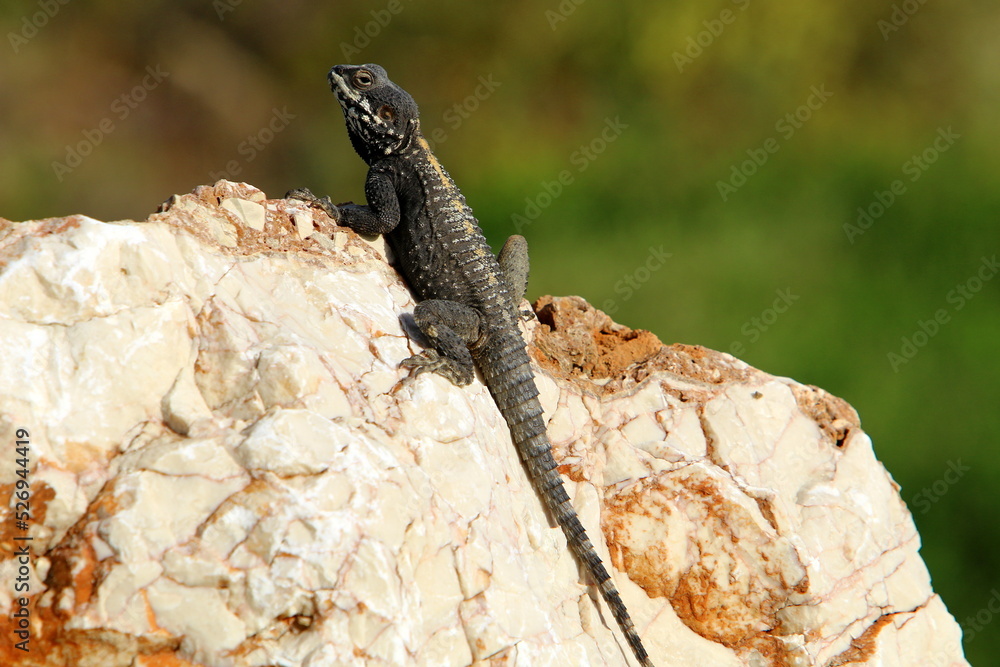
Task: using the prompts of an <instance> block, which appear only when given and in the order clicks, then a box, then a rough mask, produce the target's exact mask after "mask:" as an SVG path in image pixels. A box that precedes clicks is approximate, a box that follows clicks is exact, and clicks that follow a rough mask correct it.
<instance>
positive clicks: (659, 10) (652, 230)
mask: <svg viewBox="0 0 1000 667" xmlns="http://www.w3.org/2000/svg"><path fill="white" fill-rule="evenodd" d="M0 26H2V28H3V30H2V33H3V35H4V42H5V43H4V44H3V45H0V148H2V151H0V215H2V216H3V217H6V218H9V219H13V220H19V219H29V218H38V217H50V216H59V215H66V214H70V213H86V214H89V215H91V216H94V217H97V218H99V219H105V220H112V219H119V218H137V219H143V218H145V217H146V216H147V215H148V214H150V213H152V212H153V210H154V209H155V207H156V205H157V204H158V203H159V202H161V201H162V200H164V199H166V198H167V197H168V196H169V195H171V194H173V193H183V192H187V191H190V190H191V189H192V188H193V187H195V186H197V185H200V184H207V183H211V182H213V181H214V180H215V179H216V178H218V177H221V176H223V175H225V176H228V177H229V178H231V179H232V180H243V181H247V182H249V183H252V184H254V185H256V186H258V187H260V188H262V189H264V191H265V192H266V193H267V194H268V195H269V196H271V197H279V196H281V195H282V194H283V193H284V192H285V191H286V190H287V189H289V188H291V187H299V186H308V187H311V188H312V189H313V190H314V191H316V192H318V193H329V194H330V195H332V197H333V198H334V200H335V201H345V200H351V199H353V200H356V201H362V200H363V199H364V196H363V189H362V184H363V181H364V174H365V167H364V165H363V164H362V163H361V161H360V160H359V159H358V158H357V157H356V156H355V155H354V153H353V151H352V150H351V148H350V145H349V143H348V141H347V137H346V133H345V131H344V127H343V122H342V117H341V113H340V111H339V109H338V107H337V105H336V103H335V100H334V98H333V96H332V95H331V94H330V92H329V90H328V88H327V85H326V81H325V74H326V71H327V70H328V68H329V67H330V66H331V65H334V64H337V63H341V62H352V63H360V62H378V63H380V64H382V65H383V66H385V67H386V69H387V70H388V71H389V73H390V75H391V76H392V78H393V79H394V80H395V81H397V82H398V83H400V84H401V85H402V86H403V87H404V88H406V89H407V90H408V91H410V92H411V93H412V94H413V95H414V97H415V98H416V99H417V101H418V102H419V103H420V105H421V112H422V117H423V121H422V122H423V128H424V131H425V134H427V135H428V136H429V137H430V138H431V139H432V141H433V142H434V143H435V144H436V149H437V153H438V155H439V157H440V158H441V159H442V161H443V162H444V164H445V165H446V166H447V168H448V170H449V171H450V172H451V174H452V175H453V176H454V177H455V179H456V180H457V182H458V183H459V185H460V186H461V187H462V188H463V190H464V192H465V195H466V197H467V199H468V200H469V202H470V204H471V205H472V206H473V207H474V209H475V210H476V212H477V214H478V216H479V218H480V220H481V222H482V224H483V227H484V230H485V231H486V233H487V236H488V237H489V238H490V241H491V242H492V243H493V245H494V247H498V244H500V243H502V241H503V239H504V238H505V237H506V236H507V235H509V234H511V233H514V232H515V231H518V230H519V231H521V232H522V233H523V234H525V235H526V236H527V237H528V239H529V242H530V244H531V250H532V260H533V267H532V276H531V285H530V288H529V297H530V298H535V297H537V296H539V295H542V294H556V295H567V294H579V295H581V296H584V297H585V298H587V299H588V300H590V301H591V303H593V304H595V305H596V306H598V307H601V308H604V309H606V310H607V311H608V312H610V313H613V315H614V317H615V319H616V320H618V321H619V322H622V323H624V324H627V325H629V326H631V327H634V328H646V329H650V330H652V331H654V332H655V333H656V334H658V335H659V336H660V338H661V339H663V340H664V342H668V343H669V342H685V343H697V344H701V345H705V346H708V347H711V348H715V349H718V350H724V351H731V352H734V353H735V354H737V356H739V357H741V358H742V359H744V360H746V361H747V362H749V363H751V364H753V365H755V366H757V367H759V368H761V369H763V370H765V371H768V372H770V373H774V374H777V375H787V376H791V377H793V378H795V379H797V380H799V381H802V382H806V383H810V384H816V385H819V386H821V387H823V388H825V389H827V390H829V391H830V392H832V393H834V394H836V395H839V396H842V397H844V398H846V399H847V400H848V401H850V402H851V403H852V404H853V405H854V406H855V407H856V408H857V409H858V412H859V413H860V414H861V417H862V421H863V425H864V427H865V429H866V430H867V432H868V433H869V434H871V436H872V438H873V440H874V442H875V447H876V452H877V454H878V456H879V457H880V459H881V460H882V461H883V462H884V463H885V465H886V467H887V468H888V469H889V471H890V472H891V473H892V475H893V477H894V478H895V479H896V481H897V482H898V483H899V484H900V485H901V486H902V495H903V498H904V499H905V500H906V501H907V503H908V504H909V505H910V508H911V511H912V512H913V514H914V518H915V519H916V522H917V525H918V527H919V529H920V531H921V535H922V538H923V551H922V553H923V556H924V558H925V560H926V562H927V564H928V567H929V569H930V571H931V575H932V577H933V580H934V586H935V589H936V590H937V591H938V592H939V593H940V594H941V595H942V597H943V598H944V600H945V603H946V604H947V605H948V607H949V609H950V610H951V611H952V612H953V613H954V615H955V616H956V618H957V619H958V620H959V622H960V623H961V624H962V625H963V627H964V628H965V632H966V650H967V655H968V657H969V659H970V661H971V662H973V663H974V664H978V665H988V664H994V665H997V664H1000V661H998V660H997V658H995V656H996V655H998V654H1000V632H997V628H1000V624H998V625H996V626H991V625H990V623H991V622H992V621H993V616H994V614H993V613H992V612H991V611H990V610H989V605H990V601H991V599H994V598H996V599H1000V593H997V590H998V589H1000V575H998V572H1000V527H998V520H997V516H996V512H997V509H998V502H997V501H998V497H1000V491H998V485H997V479H998V478H1000V453H998V451H997V447H996V445H997V443H998V436H997V433H998V432H1000V419H998V402H997V398H998V392H997V378H998V377H1000V361H998V355H997V352H996V343H997V340H998V335H997V334H998V331H1000V308H998V304H1000V296H998V295H1000V290H998V287H1000V280H996V279H995V278H996V272H997V266H996V264H995V258H996V256H997V253H998V250H1000V232H998V230H997V221H998V212H1000V193H998V189H997V187H996V183H997V179H998V176H1000V160H998V156H1000V151H998V148H1000V131H998V129H997V121H998V113H997V101H998V84H1000V40H998V39H997V35H998V34H1000V5H998V4H997V3H995V2H988V1H986V0H979V1H968V2H953V3H945V2H924V3H923V4H922V0H906V1H905V2H903V1H900V2H895V3H893V2H874V3H872V2H862V1H861V0H851V1H845V2H839V3H830V2H819V1H816V0H806V1H804V2H801V3H798V4H794V5H790V4H787V3H777V2H762V1H756V0H740V1H739V2H732V1H730V0H725V1H717V2H695V1H693V0H679V1H677V2H672V3H663V2H651V1H647V0H624V1H620V2H616V3H606V2H597V1H591V2H585V1H584V0H562V1H561V2H560V1H559V0H550V1H549V2H539V3H536V2H523V1H521V2H508V3H503V4H500V3H448V2H438V1H432V0H428V1H425V2H414V1H413V0H376V1H374V2H369V3H361V2H354V3H338V2H330V3H313V2H304V1H295V0H292V1H290V2H283V3H277V2H271V3H261V2H245V1H240V0H216V1H215V2H212V1H208V0H206V1H202V2H193V1H172V2H156V1H153V2H145V3H122V2H108V1H103V2H102V1H93V2H83V1H76V2H72V1H71V2H67V3H66V4H60V2H59V1H58V0H39V1H35V2H6V3H4V4H3V6H2V9H0ZM666 255H669V256H666ZM994 607H995V603H994ZM977 614H978V620H977Z"/></svg>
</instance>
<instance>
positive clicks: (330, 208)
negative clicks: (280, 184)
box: [285, 188, 340, 222]
mask: <svg viewBox="0 0 1000 667" xmlns="http://www.w3.org/2000/svg"><path fill="white" fill-rule="evenodd" d="M285 199H298V200H299V201H304V202H306V203H308V204H311V205H313V206H317V207H319V208H321V209H323V211H324V212H325V213H326V214H327V215H328V216H330V217H331V218H333V221H334V222H339V221H340V211H338V210H337V207H336V205H335V204H334V203H333V201H332V200H331V199H330V198H329V197H317V196H316V195H314V194H313V193H312V190H310V189H309V188H295V189H294V190H289V191H288V192H286V193H285Z"/></svg>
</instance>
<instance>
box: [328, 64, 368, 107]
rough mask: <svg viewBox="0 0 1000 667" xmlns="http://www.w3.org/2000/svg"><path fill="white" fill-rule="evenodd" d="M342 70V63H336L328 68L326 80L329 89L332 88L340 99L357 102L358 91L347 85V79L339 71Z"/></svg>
mask: <svg viewBox="0 0 1000 667" xmlns="http://www.w3.org/2000/svg"><path fill="white" fill-rule="evenodd" d="M342 70H343V65H337V66H336V67H334V68H332V69H331V70H330V73H329V74H327V76H326V80H327V81H329V82H330V90H332V91H333V92H334V94H335V95H336V96H337V97H338V98H339V99H340V100H341V101H351V102H357V101H358V98H359V97H360V95H358V93H357V92H356V91H354V90H352V89H351V86H350V85H348V83H347V79H345V78H344V77H343V75H341V73H340V72H341V71H342Z"/></svg>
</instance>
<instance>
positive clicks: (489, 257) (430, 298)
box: [287, 65, 652, 667]
mask: <svg viewBox="0 0 1000 667" xmlns="http://www.w3.org/2000/svg"><path fill="white" fill-rule="evenodd" d="M328 78H329V81H330V85H331V87H332V89H333V91H334V93H336V95H337V98H338V99H339V101H340V104H341V106H342V108H343V111H344V117H345V119H346V121H347V129H348V134H349V136H350V138H351V143H352V145H353V146H354V148H355V150H356V151H357V152H358V154H359V155H360V156H361V157H362V159H364V160H365V162H367V163H368V166H369V171H368V177H367V179H366V181H365V195H366V196H367V198H368V204H367V205H366V206H358V205H344V206H334V205H333V204H332V203H331V202H330V200H329V198H325V197H324V198H323V199H319V198H317V197H316V196H315V195H313V194H312V193H311V192H309V191H308V190H305V189H301V190H294V191H292V192H290V193H289V194H288V195H287V196H291V197H295V198H298V199H303V200H306V201H310V202H313V203H316V204H318V205H320V206H321V207H323V208H324V209H325V210H326V211H327V212H328V213H329V214H330V215H331V216H332V217H333V218H334V219H335V220H337V222H338V224H341V225H345V226H347V227H350V228H352V229H354V230H356V231H358V232H360V233H364V234H383V235H384V236H385V238H386V240H387V241H388V243H389V245H390V246H391V247H392V249H393V251H394V252H395V255H396V258H397V262H398V265H399V268H400V270H401V271H402V273H403V276H404V277H405V278H406V281H407V283H408V284H409V285H410V287H411V288H412V289H413V291H414V292H415V293H416V295H417V297H418V298H419V299H421V301H420V303H419V304H417V307H416V309H415V310H414V319H415V320H416V322H417V326H419V327H420V330H421V332H423V334H424V335H425V336H426V337H427V339H428V340H429V341H430V343H431V345H432V348H431V349H428V350H426V351H425V352H424V353H423V354H420V355H416V356H413V357H410V358H409V359H406V360H404V361H403V363H402V365H403V366H404V367H407V368H410V369H412V373H413V374H414V375H416V374H419V373H422V372H425V371H432V372H435V373H438V374H440V375H443V376H445V377H447V378H448V379H449V380H451V381H452V382H453V383H455V384H457V385H466V384H469V383H470V382H472V380H473V377H474V366H478V367H479V370H480V371H481V372H482V374H483V377H484V378H485V380H486V386H487V387H488V388H489V390H490V394H491V395H492V396H493V399H494V400H495V401H496V404H497V407H498V408H499V409H500V413H501V414H502V415H503V417H504V419H505V420H506V421H507V425H508V427H509V428H510V432H511V438H512V440H513V441H514V445H515V447H516V448H517V451H518V453H519V454H520V457H521V460H522V461H523V462H524V464H525V466H526V467H527V469H528V474H529V476H530V478H531V481H532V483H533V485H534V486H535V489H536V490H537V492H538V494H539V495H540V496H541V497H542V499H543V501H544V502H545V504H546V505H547V506H548V508H549V509H550V510H551V512H552V513H553V515H554V516H555V518H556V521H558V523H559V525H560V526H561V527H562V529H563V532H564V533H565V535H566V541H567V543H568V544H569V547H570V549H571V550H572V551H573V553H574V554H576V557H577V558H578V559H579V560H580V562H581V563H583V564H584V565H585V566H586V567H587V569H588V570H589V571H590V573H591V575H592V576H593V577H594V580H595V581H596V582H597V585H598V588H599V589H600V591H601V595H602V596H603V597H604V599H605V600H606V601H607V603H608V606H609V607H610V608H611V612H612V613H613V614H614V616H615V619H616V620H617V621H618V625H619V626H620V627H621V629H622V632H624V634H625V638H626V639H627V641H628V643H629V645H630V646H631V648H632V651H633V652H634V653H635V656H636V658H637V659H638V660H639V663H640V664H641V665H643V666H644V667H649V666H651V665H652V663H651V662H650V661H649V658H648V656H647V654H646V650H645V648H643V645H642V641H641V640H640V639H639V635H638V634H637V632H636V630H635V626H634V625H633V623H632V619H631V618H630V617H629V614H628V611H627V610H626V609H625V604H624V603H623V602H622V599H621V596H620V595H619V594H618V590H617V589H616V588H615V585H614V582H613V581H612V580H611V577H610V576H609V575H608V572H607V570H606V569H605V568H604V565H603V563H601V559H600V556H598V555H597V552H596V551H595V549H594V545H593V544H592V543H591V541H590V539H589V538H588V537H587V533H586V531H585V530H584V528H583V525H582V524H581V523H580V519H579V517H578V516H577V514H576V510H574V509H573V507H572V505H571V504H570V499H569V496H568V495H567V494H566V489H565V488H564V486H563V481H562V478H561V477H560V476H559V473H558V472H557V470H556V462H555V460H554V459H553V458H552V446H551V444H550V443H549V439H548V435H547V433H546V430H545V422H544V420H543V418H542V406H541V404H540V403H539V401H538V389H537V387H536V386H535V378H534V374H533V373H532V370H531V364H530V362H529V359H528V353H527V350H526V349H525V344H524V341H523V339H522V338H521V334H520V331H519V330H518V326H517V318H518V317H519V313H518V312H517V306H518V303H519V301H520V299H521V298H522V297H523V295H524V289H525V286H526V284H527V278H528V255H527V244H526V242H525V241H524V238H523V237H520V236H512V237H510V238H509V239H508V240H507V243H506V244H505V245H504V248H503V250H501V252H500V256H499V258H496V257H494V256H493V252H492V251H491V250H490V247H489V245H488V244H487V243H486V238H485V237H484V236H483V233H482V231H481V230H480V228H479V224H478V223H477V221H476V218H475V217H474V216H473V214H472V210H471V209H470V208H469V206H468V205H467V204H466V203H465V198H464V197H463V196H462V193H461V192H460V191H459V189H458V187H457V186H456V185H455V183H454V181H452V179H451V177H450V176H449V175H448V173H447V172H446V171H445V170H444V168H443V167H442V166H441V163H440V162H438V160H437V158H436V157H434V154H433V153H432V152H431V149H430V146H428V144H427V141H426V140H425V139H424V137H423V135H422V134H421V133H420V121H419V118H418V112H417V105H416V103H415V102H414V101H413V99H412V98H411V97H410V96H409V95H408V94H407V93H406V92H405V91H404V90H402V89H401V88H399V87H398V86H396V85H395V84H394V83H392V82H391V81H390V80H389V78H388V77H387V76H386V73H385V70H383V69H382V68H381V67H379V66H378V65H362V66H360V67H356V66H351V65H338V66H336V67H334V68H333V69H332V70H330V74H329V77H328Z"/></svg>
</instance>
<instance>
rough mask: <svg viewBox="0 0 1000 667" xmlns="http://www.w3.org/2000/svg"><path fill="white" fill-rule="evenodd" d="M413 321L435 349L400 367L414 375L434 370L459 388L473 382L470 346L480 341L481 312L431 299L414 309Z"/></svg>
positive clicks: (449, 302)
mask: <svg viewBox="0 0 1000 667" xmlns="http://www.w3.org/2000/svg"><path fill="white" fill-rule="evenodd" d="M413 319H414V320H415V321H416V323H417V326H418V327H419V328H420V332H421V333H422V334H424V336H426V337H427V339H428V340H429V341H430V343H431V345H432V346H433V347H431V348H430V349H428V350H424V352H423V353H421V354H417V355H414V356H412V357H409V358H407V359H404V360H403V362H402V363H401V364H400V366H401V367H403V368H409V369H411V371H412V375H411V376H416V375H419V374H421V373H425V372H427V371H431V372H432V373H437V374H438V375H441V376H443V377H446V378H448V380H450V381H451V382H452V384H455V385H458V386H460V387H461V386H464V385H467V384H469V383H470V382H472V378H473V377H475V368H476V367H475V363H474V362H473V361H472V355H471V354H470V353H469V345H470V344H471V343H473V342H474V341H476V340H477V339H478V338H479V313H478V312H476V311H475V310H474V309H472V308H470V307H468V306H466V305H464V304H461V303H458V302H457V301H445V300H443V299H428V300H427V301H421V302H420V303H418V304H417V307H416V308H414V309H413Z"/></svg>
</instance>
